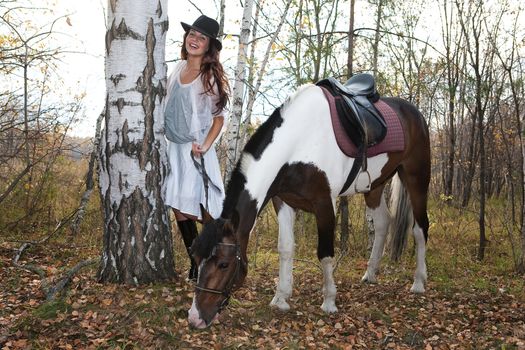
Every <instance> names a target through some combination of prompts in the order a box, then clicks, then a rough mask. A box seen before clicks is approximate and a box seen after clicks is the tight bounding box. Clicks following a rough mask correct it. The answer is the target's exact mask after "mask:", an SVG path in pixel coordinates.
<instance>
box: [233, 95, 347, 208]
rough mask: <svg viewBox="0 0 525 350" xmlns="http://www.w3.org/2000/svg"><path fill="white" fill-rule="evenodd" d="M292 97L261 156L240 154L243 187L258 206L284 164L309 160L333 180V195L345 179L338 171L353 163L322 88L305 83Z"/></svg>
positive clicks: (344, 170) (337, 192)
mask: <svg viewBox="0 0 525 350" xmlns="http://www.w3.org/2000/svg"><path fill="white" fill-rule="evenodd" d="M292 100H293V101H294V103H288V104H286V105H285V108H283V109H282V110H281V117H282V118H283V124H282V125H281V126H280V127H279V128H276V129H275V130H274V131H273V132H274V134H273V137H272V142H271V143H270V144H268V146H267V147H266V149H265V150H264V152H263V154H262V155H261V157H260V159H258V160H255V159H254V158H253V157H252V156H249V155H248V154H247V153H244V154H243V160H242V163H241V169H242V172H243V174H244V175H245V177H246V185H245V189H246V190H247V191H248V192H249V193H250V195H251V197H252V198H254V199H256V200H257V203H258V207H257V209H260V205H261V204H262V203H263V201H264V199H265V197H266V193H267V191H268V188H269V187H270V185H271V184H272V182H273V181H274V179H275V177H276V176H277V173H278V172H279V170H280V169H281V168H282V167H283V166H284V165H285V164H294V163H298V162H301V163H305V164H311V165H313V166H315V167H317V168H318V169H319V170H321V171H322V172H324V173H325V174H326V176H327V179H332V181H334V182H333V183H330V184H329V185H330V188H331V192H332V193H331V196H332V198H336V197H337V195H338V194H339V191H340V190H341V188H342V186H343V185H344V182H345V180H346V178H344V176H341V174H348V173H349V172H350V169H351V167H352V158H348V157H347V156H345V155H344V154H343V153H342V152H341V150H340V149H339V147H338V146H337V142H336V140H335V137H334V132H333V130H332V125H331V123H330V119H329V113H330V109H329V107H328V102H327V101H326V98H325V96H324V94H323V92H322V91H321V89H320V88H319V87H317V86H315V85H307V86H305V87H304V88H303V89H301V90H300V92H299V93H297V94H296V95H294V96H293V97H292ZM305 139H308V142H305ZM290 145H301V147H293V146H290ZM244 157H246V159H244Z"/></svg>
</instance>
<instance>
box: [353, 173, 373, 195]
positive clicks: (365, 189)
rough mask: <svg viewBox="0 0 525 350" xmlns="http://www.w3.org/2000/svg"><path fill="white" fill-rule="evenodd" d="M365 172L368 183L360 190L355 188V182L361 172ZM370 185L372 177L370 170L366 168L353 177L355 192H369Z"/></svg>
mask: <svg viewBox="0 0 525 350" xmlns="http://www.w3.org/2000/svg"><path fill="white" fill-rule="evenodd" d="M363 173H365V174H366V175H367V176H368V184H367V185H366V186H365V188H364V189H363V190H362V191H360V190H359V189H358V188H357V183H358V182H359V177H360V176H361V174H363ZM371 186H372V177H371V176H370V172H369V171H368V169H366V170H365V171H360V172H359V173H358V174H357V176H356V177H355V181H354V191H355V193H365V192H370V187H371Z"/></svg>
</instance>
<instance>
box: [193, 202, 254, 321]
mask: <svg viewBox="0 0 525 350" xmlns="http://www.w3.org/2000/svg"><path fill="white" fill-rule="evenodd" d="M203 223H204V226H203V229H202V232H201V234H200V235H199V236H198V237H197V238H196V239H195V241H194V242H193V245H192V247H191V251H192V254H193V258H194V259H195V261H196V263H197V265H198V266H199V278H198V280H197V284H196V285H195V295H194V297H193V304H192V305H191V309H190V311H189V314H188V321H189V322H190V324H191V325H192V326H194V327H196V328H205V327H208V326H209V325H210V324H211V322H212V321H213V320H215V319H216V318H217V317H218V315H219V313H220V312H221V311H222V309H223V308H224V307H226V305H227V304H228V301H229V299H230V295H231V293H232V292H233V291H234V290H236V289H238V288H239V287H240V286H241V285H242V283H243V282H244V278H245V277H246V273H247V268H246V263H245V261H244V260H243V258H242V256H241V248H240V246H239V242H238V241H237V238H236V235H235V230H234V225H233V224H232V222H231V221H230V220H225V219H222V218H221V219H216V220H214V219H213V218H211V216H210V215H209V214H208V213H207V212H206V211H205V210H203Z"/></svg>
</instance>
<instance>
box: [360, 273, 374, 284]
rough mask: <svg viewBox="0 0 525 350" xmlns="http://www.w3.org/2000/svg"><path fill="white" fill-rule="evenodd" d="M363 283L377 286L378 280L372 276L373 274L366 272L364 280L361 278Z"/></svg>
mask: <svg viewBox="0 0 525 350" xmlns="http://www.w3.org/2000/svg"><path fill="white" fill-rule="evenodd" d="M361 282H363V283H370V284H376V283H377V278H376V276H375V275H372V274H371V273H368V271H367V272H365V274H364V276H363V278H361Z"/></svg>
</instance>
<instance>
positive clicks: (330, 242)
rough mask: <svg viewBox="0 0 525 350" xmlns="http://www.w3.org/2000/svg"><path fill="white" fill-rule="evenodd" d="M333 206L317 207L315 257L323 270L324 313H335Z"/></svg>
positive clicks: (327, 204) (330, 203)
mask: <svg viewBox="0 0 525 350" xmlns="http://www.w3.org/2000/svg"><path fill="white" fill-rule="evenodd" d="M334 208H335V205H334V203H333V201H331V202H329V203H326V204H325V205H319V203H318V205H317V209H318V210H317V211H316V213H315V214H316V219H317V234H318V245H317V257H318V258H319V261H320V262H321V266H322V269H323V304H322V305H321V309H322V310H323V311H324V312H328V313H332V312H337V306H335V296H336V293H337V288H336V285H335V281H334V230H335V213H334Z"/></svg>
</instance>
